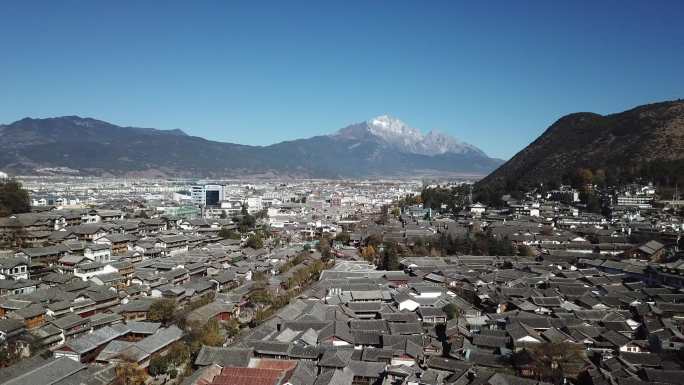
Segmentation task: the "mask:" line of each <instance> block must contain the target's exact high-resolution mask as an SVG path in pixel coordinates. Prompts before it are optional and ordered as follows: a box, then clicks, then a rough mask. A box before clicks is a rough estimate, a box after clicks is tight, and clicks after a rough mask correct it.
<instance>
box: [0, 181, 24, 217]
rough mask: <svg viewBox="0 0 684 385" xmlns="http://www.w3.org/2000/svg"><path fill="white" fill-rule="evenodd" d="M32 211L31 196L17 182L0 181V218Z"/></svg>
mask: <svg viewBox="0 0 684 385" xmlns="http://www.w3.org/2000/svg"><path fill="white" fill-rule="evenodd" d="M29 211H31V200H30V198H29V194H28V192H27V191H26V190H24V189H23V188H22V186H21V183H19V182H17V181H16V180H13V179H9V180H5V181H0V217H4V216H8V215H11V214H19V213H26V212H29Z"/></svg>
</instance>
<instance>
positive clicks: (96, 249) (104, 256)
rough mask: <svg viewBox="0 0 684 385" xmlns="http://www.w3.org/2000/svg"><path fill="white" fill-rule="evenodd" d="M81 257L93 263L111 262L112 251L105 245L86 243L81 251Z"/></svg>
mask: <svg viewBox="0 0 684 385" xmlns="http://www.w3.org/2000/svg"><path fill="white" fill-rule="evenodd" d="M83 256H84V257H86V258H88V259H90V260H91V261H93V262H101V263H106V262H109V261H110V260H111V257H112V250H111V247H110V246H109V245H107V244H98V243H88V244H86V245H85V248H84V249H83Z"/></svg>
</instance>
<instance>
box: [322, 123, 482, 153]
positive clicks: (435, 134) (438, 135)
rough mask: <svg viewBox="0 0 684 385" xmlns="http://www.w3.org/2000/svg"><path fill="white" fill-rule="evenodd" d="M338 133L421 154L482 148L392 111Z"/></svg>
mask: <svg viewBox="0 0 684 385" xmlns="http://www.w3.org/2000/svg"><path fill="white" fill-rule="evenodd" d="M334 136H337V137H342V138H345V139H353V140H374V141H379V142H380V143H383V144H384V145H387V146H390V147H394V148H396V149H398V150H399V151H402V152H407V153H412V154H421V155H430V156H433V155H440V154H445V153H455V154H466V153H478V154H480V155H483V156H486V155H485V154H484V153H483V152H482V151H481V150H480V149H478V148H477V147H475V146H473V145H470V144H468V143H464V142H461V141H459V140H457V139H455V138H453V137H451V136H449V135H447V134H445V133H442V132H439V131H436V130H432V131H430V132H428V133H427V134H423V133H422V132H421V131H420V130H419V129H416V128H413V127H411V126H409V125H408V124H406V123H404V122H403V121H401V120H399V119H397V118H394V117H392V116H390V115H380V116H377V117H375V118H372V119H369V120H367V121H365V122H363V123H359V124H354V125H351V126H348V127H345V128H343V129H341V130H340V131H338V132H337V133H336V134H334Z"/></svg>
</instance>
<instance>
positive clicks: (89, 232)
mask: <svg viewBox="0 0 684 385" xmlns="http://www.w3.org/2000/svg"><path fill="white" fill-rule="evenodd" d="M69 231H70V232H71V233H72V234H74V235H76V237H77V238H78V240H79V241H87V242H92V241H94V240H96V239H98V238H101V237H103V236H104V235H105V234H107V231H106V230H105V229H104V228H103V227H102V226H101V225H99V224H94V223H91V224H84V225H79V226H74V227H70V228H69Z"/></svg>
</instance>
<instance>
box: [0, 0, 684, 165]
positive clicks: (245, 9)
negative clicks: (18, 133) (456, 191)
mask: <svg viewBox="0 0 684 385" xmlns="http://www.w3.org/2000/svg"><path fill="white" fill-rule="evenodd" d="M469 3H476V2H469ZM477 3H486V5H484V4H478V5H473V4H465V2H459V1H411V2H407V1H389V0H388V1H336V2H333V1H311V2H299V1H294V0H293V1H274V2H265V1H243V2H240V3H239V4H238V2H236V1H218V0H217V1H188V0H184V1H47V0H46V1H8V2H5V3H4V4H3V6H2V11H0V122H3V123H9V122H11V121H14V120H17V119H20V118H22V117H26V116H31V117H49V116H60V115H80V116H89V117H94V118H99V119H102V120H106V121H110V122H112V123H116V124H120V125H136V126H143V127H156V128H162V129H171V128H182V129H184V130H185V131H186V132H188V133H190V134H192V135H198V136H203V137H206V138H209V139H215V140H221V141H230V142H238V143H244V144H271V143H275V142H278V141H281V140H286V139H295V138H301V137H308V136H313V135H317V134H324V133H328V132H332V131H334V130H336V129H338V128H341V127H343V126H345V125H347V124H350V123H353V122H359V121H363V120H366V119H368V118H370V117H373V116H376V115H380V114H385V113H387V114H391V115H393V116H396V117H398V118H400V119H402V120H404V121H406V122H407V123H409V124H410V125H411V126H414V127H417V128H421V129H423V130H428V129H433V128H434V129H438V130H441V131H444V132H447V133H450V134H453V135H454V136H456V137H458V138H460V139H462V140H465V141H468V142H470V143H473V144H475V145H477V146H479V147H480V148H482V149H483V150H485V152H487V153H488V154H490V155H493V156H497V157H502V158H508V157H510V156H512V155H513V154H515V153H516V152H517V151H518V150H520V149H521V148H523V147H524V146H525V145H526V144H528V143H529V142H530V141H532V140H534V138H535V137H536V136H537V135H539V134H540V133H541V132H542V131H543V130H544V129H545V128H546V127H547V126H548V125H549V124H551V123H552V122H553V121H555V120H556V119H557V118H559V117H560V116H562V115H564V114H567V113H570V112H576V111H593V112H599V113H609V112H617V111H622V110H624V109H627V108H630V107H632V106H635V105H639V104H644V103H649V102H655V101H661V100H666V99H676V98H684V28H682V25H683V24H682V23H684V21H683V20H684V1H680V0H677V1H659V0H656V1H636V0H635V1H606V2H603V1H587V2H580V1H569V2H560V1H548V0H547V1H534V2H532V1H530V2H526V1H502V2H489V1H488V2H477ZM597 3H600V4H597Z"/></svg>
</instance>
